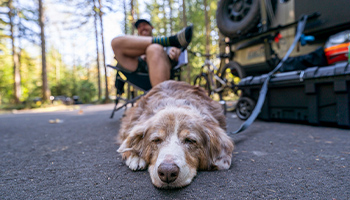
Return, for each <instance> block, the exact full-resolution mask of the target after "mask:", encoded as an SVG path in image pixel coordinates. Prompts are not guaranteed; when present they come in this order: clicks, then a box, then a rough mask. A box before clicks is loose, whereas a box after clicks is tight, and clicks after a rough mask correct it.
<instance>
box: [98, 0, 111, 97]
mask: <svg viewBox="0 0 350 200" xmlns="http://www.w3.org/2000/svg"><path fill="white" fill-rule="evenodd" d="M98 3H99V11H100V25H101V41H102V54H103V68H104V70H105V82H106V83H105V84H106V93H105V102H106V103H109V102H110V100H109V92H108V78H107V67H106V54H105V43H104V39H103V20H102V14H103V13H102V4H101V0H98Z"/></svg>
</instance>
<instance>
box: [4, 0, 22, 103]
mask: <svg viewBox="0 0 350 200" xmlns="http://www.w3.org/2000/svg"><path fill="white" fill-rule="evenodd" d="M7 4H8V8H9V12H8V18H9V25H10V37H11V47H12V61H13V78H14V87H13V88H14V100H15V103H16V104H18V103H20V100H19V98H20V96H21V76H20V72H19V65H20V64H19V58H18V53H17V52H16V46H15V36H14V26H15V25H14V16H15V14H16V11H15V9H14V6H13V1H12V0H9V1H8V2H7Z"/></svg>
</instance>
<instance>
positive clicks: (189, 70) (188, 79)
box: [182, 0, 191, 83]
mask: <svg viewBox="0 0 350 200" xmlns="http://www.w3.org/2000/svg"><path fill="white" fill-rule="evenodd" d="M182 21H183V26H184V27H186V26H187V16H186V0H182ZM190 63H191V62H189V61H188V64H187V82H188V83H191V64H190Z"/></svg>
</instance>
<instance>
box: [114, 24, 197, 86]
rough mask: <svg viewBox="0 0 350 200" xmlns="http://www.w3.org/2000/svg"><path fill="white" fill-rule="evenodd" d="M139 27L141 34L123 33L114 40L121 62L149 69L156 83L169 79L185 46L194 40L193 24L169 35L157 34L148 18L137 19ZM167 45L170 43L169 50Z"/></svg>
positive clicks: (127, 66)
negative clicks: (153, 33)
mask: <svg viewBox="0 0 350 200" xmlns="http://www.w3.org/2000/svg"><path fill="white" fill-rule="evenodd" d="M135 27H136V28H137V32H138V36H131V35H126V36H119V37H116V38H114V39H113V40H112V42H111V45H112V49H113V52H114V55H115V58H116V60H117V61H118V64H120V65H121V66H123V68H124V69H126V70H128V71H131V72H135V71H138V72H148V73H149V78H150V81H151V85H152V87H154V86H155V85H157V84H159V83H161V82H163V81H166V80H169V79H170V70H171V68H172V67H174V66H176V64H177V60H178V58H179V55H180V53H181V50H184V49H186V47H187V46H188V44H189V43H190V42H191V39H192V32H193V26H192V25H191V26H188V27H186V28H184V29H182V30H181V31H179V32H178V33H177V34H176V35H172V36H169V37H153V35H152V30H153V26H152V24H151V23H150V22H149V21H147V20H145V19H139V20H137V21H136V23H135ZM164 47H169V48H168V50H167V51H168V54H167V52H166V51H165V50H164Z"/></svg>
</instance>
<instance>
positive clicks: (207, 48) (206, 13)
mask: <svg viewBox="0 0 350 200" xmlns="http://www.w3.org/2000/svg"><path fill="white" fill-rule="evenodd" d="M207 1H208V0H204V16H205V20H204V21H205V36H206V37H205V38H206V42H205V52H206V53H207V54H209V53H210V21H209V11H208V2H207Z"/></svg>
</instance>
